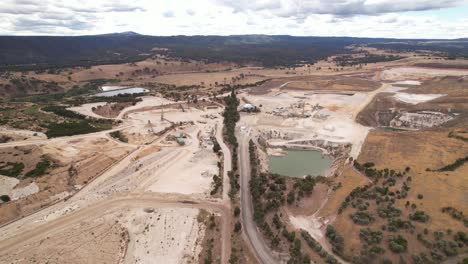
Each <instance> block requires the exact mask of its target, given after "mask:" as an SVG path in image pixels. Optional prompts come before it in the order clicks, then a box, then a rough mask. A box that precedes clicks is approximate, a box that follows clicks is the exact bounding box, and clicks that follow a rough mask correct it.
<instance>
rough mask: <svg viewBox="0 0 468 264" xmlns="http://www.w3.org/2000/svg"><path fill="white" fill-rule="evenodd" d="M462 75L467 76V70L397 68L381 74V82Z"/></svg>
mask: <svg viewBox="0 0 468 264" xmlns="http://www.w3.org/2000/svg"><path fill="white" fill-rule="evenodd" d="M463 75H468V70H457V69H429V68H418V67H399V68H392V69H388V70H385V71H384V72H382V74H381V78H382V80H394V81H404V80H411V79H420V78H432V77H443V76H463Z"/></svg>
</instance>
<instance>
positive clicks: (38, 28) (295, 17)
mask: <svg viewBox="0 0 468 264" xmlns="http://www.w3.org/2000/svg"><path fill="white" fill-rule="evenodd" d="M123 31H135V32H137V33H140V34H148V35H237V34H271V35H283V34H287V35H296V36H355V37H393V38H464V37H468V0H438V1H434V0H426V1H424V0H190V1H189V0H132V1H116V0H92V1H91V0H1V1H0V34H2V35H85V34H102V33H112V32H123Z"/></svg>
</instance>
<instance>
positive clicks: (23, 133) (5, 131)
mask: <svg viewBox="0 0 468 264" xmlns="http://www.w3.org/2000/svg"><path fill="white" fill-rule="evenodd" d="M0 135H5V136H9V137H12V138H13V140H19V139H20V138H21V139H27V140H34V139H47V136H46V135H45V134H44V133H42V132H36V131H31V130H23V129H16V128H7V127H3V126H0Z"/></svg>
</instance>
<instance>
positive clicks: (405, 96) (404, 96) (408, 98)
mask: <svg viewBox="0 0 468 264" xmlns="http://www.w3.org/2000/svg"><path fill="white" fill-rule="evenodd" d="M443 96H445V94H410V93H395V95H394V97H395V98H396V99H397V100H399V101H402V102H405V103H408V104H414V105H415V104H420V103H424V102H428V101H431V100H434V99H437V98H440V97H443Z"/></svg>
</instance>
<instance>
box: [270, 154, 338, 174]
mask: <svg viewBox="0 0 468 264" xmlns="http://www.w3.org/2000/svg"><path fill="white" fill-rule="evenodd" d="M269 159H270V160H269V163H268V164H269V165H268V167H269V171H270V172H271V173H277V174H280V175H283V176H290V177H303V176H305V175H311V176H319V175H322V176H324V175H325V173H326V172H327V170H328V169H329V168H330V166H331V165H332V162H333V161H332V159H331V158H330V157H328V156H326V155H323V154H322V152H321V151H318V150H286V155H285V156H270V157H269Z"/></svg>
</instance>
